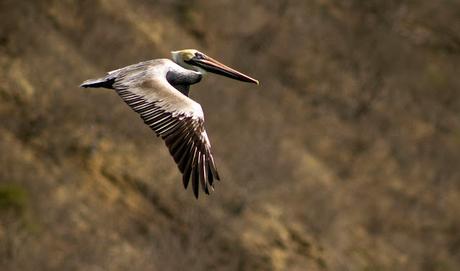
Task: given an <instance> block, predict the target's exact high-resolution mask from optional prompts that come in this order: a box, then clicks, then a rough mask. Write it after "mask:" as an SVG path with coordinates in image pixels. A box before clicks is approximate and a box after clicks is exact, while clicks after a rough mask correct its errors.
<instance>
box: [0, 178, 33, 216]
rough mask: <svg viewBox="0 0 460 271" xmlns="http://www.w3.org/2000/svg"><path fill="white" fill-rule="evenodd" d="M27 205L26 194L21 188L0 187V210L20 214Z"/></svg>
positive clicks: (13, 186) (12, 186)
mask: <svg viewBox="0 0 460 271" xmlns="http://www.w3.org/2000/svg"><path fill="white" fill-rule="evenodd" d="M26 205H27V194H26V192H25V191H24V189H23V188H22V187H19V186H16V185H2V186H0V210H3V211H8V210H13V211H15V212H18V213H21V212H23V211H24V209H25V208H26Z"/></svg>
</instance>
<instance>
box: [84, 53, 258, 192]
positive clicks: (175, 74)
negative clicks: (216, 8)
mask: <svg viewBox="0 0 460 271" xmlns="http://www.w3.org/2000/svg"><path fill="white" fill-rule="evenodd" d="M171 54H172V60H173V61H171V60H169V59H154V60H149V61H145V62H140V63H137V64H134V65H130V66H127V67H124V68H121V69H118V70H114V71H111V72H108V73H107V75H106V76H104V77H101V78H98V79H90V80H87V81H85V82H83V84H81V85H80V86H81V87H84V88H90V87H91V88H99V87H103V88H109V89H114V90H115V91H116V92H117V94H118V95H119V96H120V97H121V98H122V99H123V101H125V102H126V103H127V104H128V105H129V106H130V107H131V108H132V109H133V110H134V111H136V112H137V113H138V114H139V115H140V117H141V118H142V119H143V120H144V122H145V123H146V124H147V125H148V126H150V128H152V130H153V131H154V132H155V133H156V135H157V136H159V137H161V138H162V139H163V140H164V141H165V143H166V146H167V147H168V149H169V152H170V153H171V155H172V156H173V157H174V161H175V162H176V164H177V166H178V168H179V170H180V172H181V173H182V176H183V177H182V181H183V184H184V187H185V189H187V186H188V183H189V180H190V179H191V180H192V186H193V193H194V194H195V197H196V198H198V190H199V183H201V187H202V189H203V191H204V192H205V193H206V194H209V190H213V182H214V180H215V179H217V180H219V174H218V173H217V169H216V164H215V162H214V158H213V156H212V153H211V144H210V142H209V139H208V136H207V134H206V131H205V128H204V116H203V110H202V109H201V106H200V104H198V103H197V102H195V101H193V100H192V99H190V98H189V97H188V93H189V87H190V85H193V84H196V83H198V82H200V81H201V78H202V77H203V75H205V74H206V72H212V73H216V74H220V75H223V76H227V77H230V78H233V79H236V80H240V81H244V82H250V83H255V84H259V81H257V80H255V79H253V78H251V77H249V76H247V75H244V74H242V73H240V72H238V71H236V70H234V69H232V68H229V67H227V66H225V65H224V64H222V63H220V62H218V61H216V60H214V59H212V58H210V57H208V56H207V55H205V54H203V53H201V52H199V51H197V50H194V49H186V50H180V51H173V52H171Z"/></svg>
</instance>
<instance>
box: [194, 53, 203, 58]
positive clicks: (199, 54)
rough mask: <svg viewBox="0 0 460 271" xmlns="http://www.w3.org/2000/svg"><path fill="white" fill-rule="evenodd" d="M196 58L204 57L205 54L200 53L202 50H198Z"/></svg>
mask: <svg viewBox="0 0 460 271" xmlns="http://www.w3.org/2000/svg"><path fill="white" fill-rule="evenodd" d="M195 58H197V59H204V55H203V54H202V53H200V52H196V53H195Z"/></svg>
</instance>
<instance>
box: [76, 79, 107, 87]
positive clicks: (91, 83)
mask: <svg viewBox="0 0 460 271" xmlns="http://www.w3.org/2000/svg"><path fill="white" fill-rule="evenodd" d="M114 81H115V79H114V78H107V77H102V78H98V79H89V80H86V81H85V82H83V83H82V84H81V85H80V87H82V88H113V87H112V85H113V83H114Z"/></svg>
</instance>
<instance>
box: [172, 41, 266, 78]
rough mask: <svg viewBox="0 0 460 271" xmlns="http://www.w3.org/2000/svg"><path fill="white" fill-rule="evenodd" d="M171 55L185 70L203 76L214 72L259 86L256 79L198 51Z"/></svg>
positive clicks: (187, 50) (186, 50)
mask: <svg viewBox="0 0 460 271" xmlns="http://www.w3.org/2000/svg"><path fill="white" fill-rule="evenodd" d="M171 54H172V59H173V60H174V62H176V63H177V64H178V65H179V66H181V67H183V68H185V69H189V70H193V71H196V72H199V73H201V74H203V75H204V74H206V72H212V73H216V74H220V75H223V76H226V77H229V78H232V79H236V80H239V81H244V82H249V83H254V84H257V85H258V84H259V81H257V80H256V79H254V78H251V77H249V76H247V75H245V74H242V73H241V72H239V71H236V70H234V69H232V68H230V67H227V66H225V65H224V64H222V63H220V62H218V61H217V60H215V59H212V58H210V57H209V56H207V55H205V54H203V53H201V52H199V51H198V50H195V49H185V50H179V51H173V52H171Z"/></svg>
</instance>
